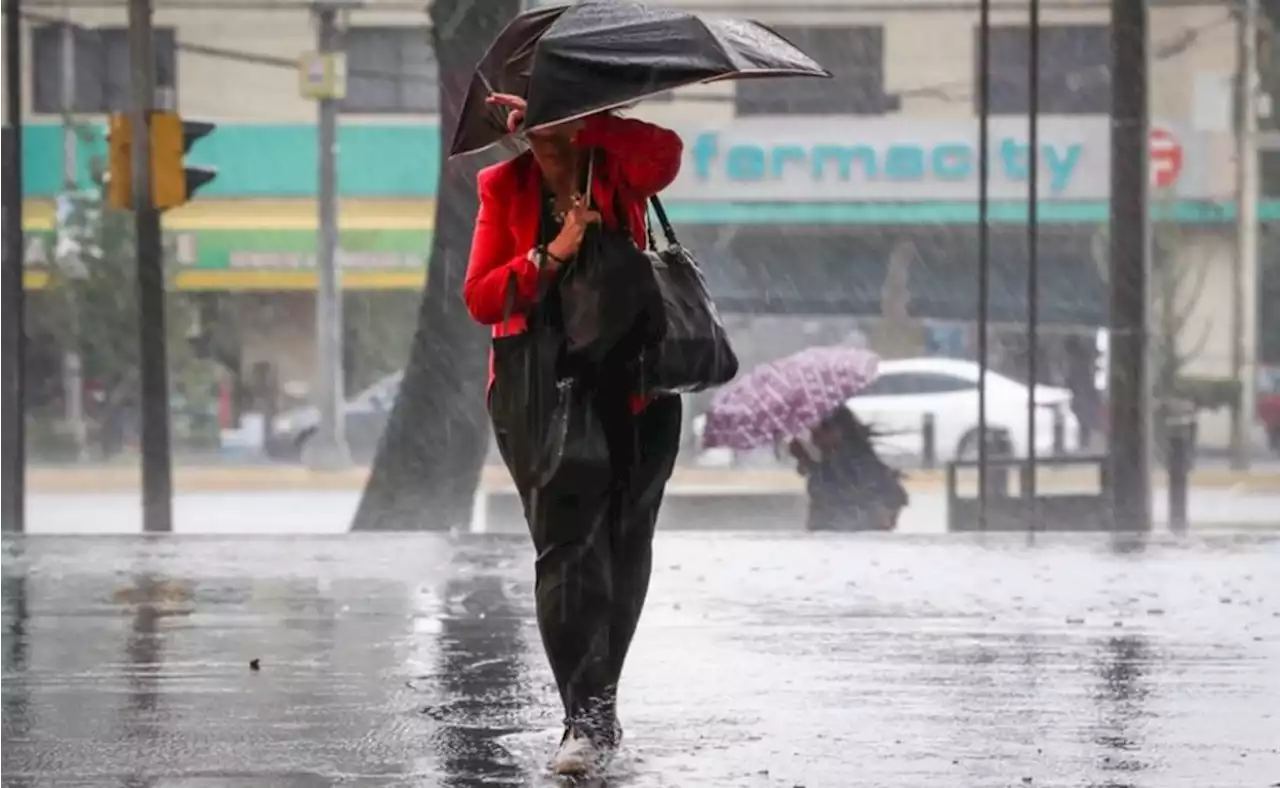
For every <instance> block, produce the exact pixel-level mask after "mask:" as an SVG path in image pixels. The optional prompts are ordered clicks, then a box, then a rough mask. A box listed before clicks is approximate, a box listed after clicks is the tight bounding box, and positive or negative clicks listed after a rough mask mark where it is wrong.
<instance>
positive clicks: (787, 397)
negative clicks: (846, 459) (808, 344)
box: [702, 346, 880, 451]
mask: <svg viewBox="0 0 1280 788" xmlns="http://www.w3.org/2000/svg"><path fill="white" fill-rule="evenodd" d="M879 364H880V358H879V357H878V356H877V355H876V354H875V353H872V352H871V351H869V350H865V349H863V348H858V347H850V346H831V347H816V348H809V349H808V350H803V351H801V352H799V353H796V354H795V355H792V356H788V357H786V358H784V359H781V360H779V361H774V362H771V363H768V364H762V365H761V366H759V367H756V368H755V369H753V370H751V372H749V373H748V374H746V375H743V376H741V377H739V378H738V379H737V380H735V381H733V382H732V383H730V384H728V385H726V386H725V387H724V388H722V389H720V390H719V391H718V392H716V395H715V398H714V399H712V401H711V408H710V410H708V411H707V422H706V426H705V427H703V432H702V444H703V446H704V447H705V448H708V449H715V448H728V449H738V450H741V451H745V450H748V449H754V448H758V447H760V446H771V445H776V444H777V443H778V442H779V441H782V440H786V439H789V438H793V437H796V436H799V435H803V434H804V433H805V432H807V431H809V430H811V429H813V428H814V427H815V426H817V425H818V424H819V423H821V422H822V420H823V419H825V418H827V417H828V416H830V415H831V413H832V412H834V411H835V409H836V408H839V407H840V406H842V405H844V403H845V401H846V400H848V399H849V398H850V397H852V396H853V395H855V394H857V393H858V392H859V391H862V390H863V389H864V388H866V387H867V386H868V385H870V383H871V382H872V381H873V380H875V378H876V374H877V368H878V367H879Z"/></svg>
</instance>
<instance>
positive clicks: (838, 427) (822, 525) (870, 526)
mask: <svg viewBox="0 0 1280 788" xmlns="http://www.w3.org/2000/svg"><path fill="white" fill-rule="evenodd" d="M874 439H875V435H874V433H873V432H872V430H871V428H870V427H868V426H867V425H866V424H863V423H862V422H861V421H859V420H858V418H857V417H856V416H854V415H853V412H852V411H850V410H849V409H848V408H847V407H843V406H842V407H839V408H837V409H836V410H835V412H834V413H832V414H831V415H830V416H828V417H827V418H826V419H825V420H824V421H823V422H822V423H821V424H819V425H818V426H817V427H815V428H814V429H813V433H812V438H811V440H810V441H801V440H799V439H796V440H793V441H792V442H791V454H792V456H794V457H795V458H796V461H797V463H798V467H797V470H798V471H799V472H800V474H801V475H803V476H805V477H806V484H807V487H808V492H809V519H808V529H809V530H810V531H892V530H893V529H894V528H896V527H897V525H898V515H899V514H901V512H902V510H903V509H904V508H906V506H907V503H908V500H909V499H908V496H907V491H906V489H905V488H904V487H903V486H902V474H901V472H899V471H898V470H896V469H894V468H892V467H890V466H889V465H887V464H886V463H885V462H884V460H882V459H880V457H879V455H877V454H876V450H875V443H874Z"/></svg>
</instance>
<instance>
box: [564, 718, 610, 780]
mask: <svg viewBox="0 0 1280 788" xmlns="http://www.w3.org/2000/svg"><path fill="white" fill-rule="evenodd" d="M616 751H617V746H616V744H612V743H608V742H596V741H593V740H592V739H591V737H590V736H588V735H587V734H585V733H583V732H582V731H581V730H579V729H578V728H577V727H576V726H573V725H570V726H568V727H567V728H565V732H564V738H562V739H561V740H560V749H558V750H556V754H555V755H554V756H553V757H552V758H551V771H552V772H554V773H555V774H560V775H566V776H568V775H573V776H584V775H588V776H593V775H599V774H601V773H602V772H604V770H605V769H607V768H609V763H610V762H611V761H612V760H613V756H614V753H615V752H616Z"/></svg>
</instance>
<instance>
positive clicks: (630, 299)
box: [559, 153, 661, 364]
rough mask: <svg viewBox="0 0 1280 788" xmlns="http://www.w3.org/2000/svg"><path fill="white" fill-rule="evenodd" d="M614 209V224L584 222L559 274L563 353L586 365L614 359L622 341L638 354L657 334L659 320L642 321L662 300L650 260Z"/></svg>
mask: <svg viewBox="0 0 1280 788" xmlns="http://www.w3.org/2000/svg"><path fill="white" fill-rule="evenodd" d="M598 158H599V154H598V153H596V154H593V156H592V160H591V165H590V166H589V167H588V169H587V183H586V187H585V189H584V192H585V193H586V194H587V195H590V194H591V179H592V171H593V170H594V168H595V163H596V160H597V159H598ZM588 199H589V198H588ZM615 211H617V216H618V226H617V227H605V226H603V225H602V224H601V223H596V224H594V225H592V226H591V227H589V228H588V229H587V233H586V235H585V236H584V237H583V239H582V246H581V247H580V248H579V250H578V254H577V255H576V256H575V257H574V259H573V260H572V261H571V262H570V263H569V265H567V266H566V267H565V270H564V272H563V273H562V274H561V276H560V279H559V289H560V304H561V312H562V315H563V321H564V333H565V338H566V341H567V350H568V353H569V354H570V355H572V356H574V357H575V358H577V359H579V360H582V361H585V362H588V363H591V364H600V363H601V362H603V361H604V360H605V358H606V357H615V358H616V357H617V355H618V350H619V348H620V346H622V345H623V344H624V340H626V344H633V343H634V348H633V351H634V353H636V354H638V353H639V350H640V346H641V345H642V344H644V343H647V342H654V341H657V340H659V339H661V334H659V333H654V332H653V331H652V330H651V329H652V328H654V327H658V326H661V323H655V324H648V323H646V322H645V321H644V318H645V317H646V315H648V314H650V313H651V310H652V309H653V308H654V307H655V305H656V304H658V303H660V301H661V296H660V294H659V292H658V283H657V282H656V281H655V278H654V267H653V260H652V259H650V258H651V255H650V254H648V253H646V252H645V251H644V250H642V249H639V248H637V247H636V245H635V242H634V240H632V237H631V231H630V230H629V229H628V227H627V222H626V215H625V213H624V212H623V206H621V205H619V204H617V203H615Z"/></svg>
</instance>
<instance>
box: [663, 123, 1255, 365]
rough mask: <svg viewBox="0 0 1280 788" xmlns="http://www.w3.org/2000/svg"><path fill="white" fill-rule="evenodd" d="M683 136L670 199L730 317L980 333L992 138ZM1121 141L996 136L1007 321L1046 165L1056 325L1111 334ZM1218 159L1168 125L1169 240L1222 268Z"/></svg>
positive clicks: (1023, 132) (1047, 242)
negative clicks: (1178, 238) (1110, 272)
mask: <svg viewBox="0 0 1280 788" xmlns="http://www.w3.org/2000/svg"><path fill="white" fill-rule="evenodd" d="M680 131H681V133H682V136H683V137H684V139H685V161H684V165H683V168H682V170H681V174H680V177H679V179H678V180H677V181H676V182H675V184H674V185H673V186H672V187H671V188H670V189H669V190H668V191H667V193H666V199H667V200H668V201H669V202H670V203H672V204H673V205H674V209H673V211H672V213H673V214H674V217H673V218H676V219H678V220H679V221H680V223H681V224H682V225H683V226H684V227H686V228H688V229H686V230H685V234H686V235H687V236H689V238H688V241H689V243H690V245H693V246H695V248H697V250H698V251H699V252H700V254H701V255H702V257H703V258H704V259H706V261H707V267H708V269H709V271H708V274H709V277H710V278H711V280H712V284H713V287H715V289H716V291H717V292H718V293H719V294H720V296H721V299H722V302H723V303H724V304H725V306H726V308H727V309H730V310H742V311H752V312H761V311H768V312H779V313H795V314H807V315H864V316H867V317H869V318H874V317H876V316H878V315H880V314H882V312H883V311H884V310H885V309H887V308H891V306H892V304H891V303H889V302H892V301H896V300H900V299H901V297H902V296H903V295H905V297H906V300H907V301H908V306H907V309H908V311H909V312H910V313H911V315H912V316H913V317H916V318H919V319H921V320H926V321H931V322H936V323H938V324H939V325H941V326H945V327H947V332H949V335H950V336H951V339H950V340H948V344H955V342H958V341H961V340H958V339H956V338H955V336H956V332H957V331H958V330H960V329H963V328H965V327H971V326H972V323H973V321H974V320H975V319H976V316H977V303H978V291H977V273H978V232H977V220H978V211H977V202H978V172H979V161H978V158H979V157H978V150H977V141H976V137H977V128H976V122H970V121H908V120H902V119H832V120H820V119H811V118H810V119H805V120H803V121H799V120H795V119H785V120H783V119H759V120H751V119H748V120H736V121H734V122H733V123H731V124H728V125H725V126H722V127H696V126H691V127H688V128H681V129H680ZM1109 135H1110V131H1109V127H1108V123H1107V121H1106V119H1103V118H1097V119H1092V118H1090V119H1078V118H1071V119H1065V118H1044V119H1042V120H1041V122H1040V135H1039V140H1040V141H1039V145H1038V150H1036V151H1034V152H1033V151H1031V150H1030V147H1029V145H1028V143H1027V129H1026V123H1025V121H1024V120H1006V119H993V120H992V122H991V130H990V148H989V152H990V155H989V160H988V161H989V168H990V169H989V173H990V181H989V198H990V213H989V215H990V217H991V235H990V264H991V289H990V292H989V296H990V307H991V319H992V320H993V321H995V322H997V323H1007V324H1010V325H1016V324H1018V323H1022V322H1023V321H1025V316H1026V311H1027V310H1026V303H1027V302H1026V283H1027V258H1028V244H1027V233H1026V220H1027V194H1028V185H1029V181H1030V178H1031V169H1032V164H1033V162H1034V163H1036V164H1037V165H1038V187H1039V188H1038V191H1039V197H1040V199H1039V202H1038V210H1039V221H1040V225H1041V227H1040V232H1039V240H1038V244H1037V253H1038V256H1039V271H1040V301H1039V306H1040V316H1041V320H1042V324H1043V325H1044V326H1045V330H1046V331H1048V332H1053V331H1066V330H1079V331H1085V330H1092V328H1093V327H1095V326H1098V325H1101V324H1103V323H1105V321H1106V303H1107V298H1106V286H1105V282H1104V276H1105V273H1106V267H1105V262H1106V250H1107V243H1106V239H1107V223H1108V222H1107V217H1108V194H1109V184H1110V156H1109ZM1204 149H1205V145H1204V141H1203V140H1202V139H1200V137H1199V136H1198V135H1196V134H1193V133H1191V132H1188V131H1186V130H1183V129H1181V128H1179V127H1177V126H1176V125H1174V124H1166V123H1156V124H1153V130H1152V171H1153V179H1154V183H1153V189H1152V200H1153V203H1154V204H1156V206H1157V207H1155V208H1153V211H1155V212H1157V213H1158V215H1160V216H1162V217H1167V218H1168V219H1169V220H1170V221H1168V222H1164V221H1162V222H1160V223H1159V224H1158V225H1157V229H1156V232H1157V234H1159V233H1161V232H1165V231H1166V230H1165V229H1161V228H1167V227H1168V226H1172V225H1176V227H1177V228H1178V231H1179V232H1181V233H1183V238H1184V241H1183V242H1181V243H1180V244H1178V245H1179V246H1181V247H1183V248H1185V249H1187V250H1189V253H1195V254H1196V255H1197V256H1198V258H1199V259H1201V260H1204V261H1207V262H1208V264H1216V261H1217V260H1218V259H1219V258H1222V259H1223V260H1224V261H1228V260H1229V257H1230V250H1231V242H1230V239H1231V234H1230V225H1229V224H1228V222H1229V215H1230V206H1229V205H1225V206H1224V205H1223V204H1222V203H1221V202H1219V201H1218V200H1216V199H1214V198H1215V196H1221V195H1226V194H1229V193H1230V192H1229V184H1227V183H1217V182H1215V179H1214V177H1212V176H1213V172H1214V170H1213V168H1212V167H1211V164H1212V162H1210V161H1209V160H1208V157H1207V156H1205V155H1203V152H1204ZM1135 166H1137V165H1135ZM1219 169H1222V168H1219ZM1219 177H1221V175H1220V173H1219ZM899 291H900V292H899ZM1211 308H1215V309H1216V308H1220V305H1217V306H1215V307H1211ZM944 333H946V332H944ZM961 333H965V332H964V331H961ZM952 349H953V350H954V349H955V348H952Z"/></svg>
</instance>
